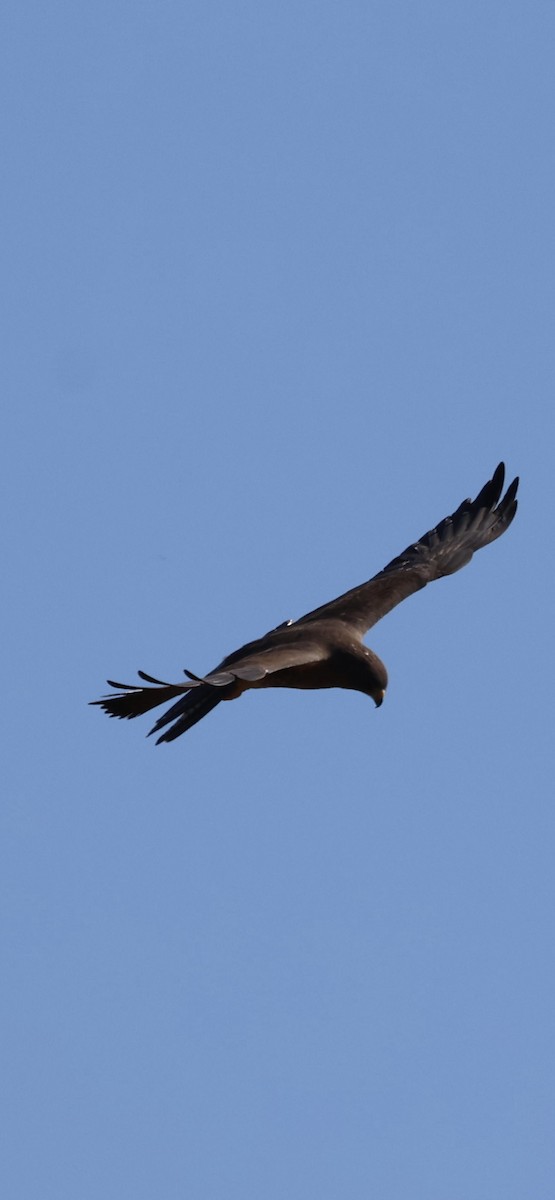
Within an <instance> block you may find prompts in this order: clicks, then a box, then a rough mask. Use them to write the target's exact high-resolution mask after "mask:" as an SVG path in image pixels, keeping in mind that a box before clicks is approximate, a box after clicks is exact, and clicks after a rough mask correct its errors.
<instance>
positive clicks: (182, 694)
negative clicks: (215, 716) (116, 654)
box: [91, 671, 228, 742]
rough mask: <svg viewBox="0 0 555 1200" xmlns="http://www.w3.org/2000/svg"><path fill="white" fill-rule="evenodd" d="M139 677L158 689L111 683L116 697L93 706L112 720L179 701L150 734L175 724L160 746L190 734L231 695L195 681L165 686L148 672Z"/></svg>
mask: <svg viewBox="0 0 555 1200" xmlns="http://www.w3.org/2000/svg"><path fill="white" fill-rule="evenodd" d="M138 674H139V676H140V678H141V679H144V680H145V681H146V682H147V683H149V684H152V685H154V686H151V687H142V686H141V685H136V684H128V683H114V682H113V681H112V680H111V679H109V680H108V684H109V686H110V687H113V688H117V689H118V690H117V693H116V694H114V695H113V696H103V697H102V699H101V700H91V704H98V705H100V707H101V708H103V709H104V712H106V713H108V716H109V717H125V718H132V717H140V716H142V715H143V713H147V712H150V709H151V708H156V707H157V706H158V705H159V704H166V703H167V701H168V700H175V699H176V697H179V699H178V700H177V703H176V704H173V705H172V707H171V708H170V709H168V711H167V712H165V713H164V714H163V716H161V717H160V718H159V719H158V721H157V722H156V724H155V725H154V726H153V728H152V729H151V730H150V733H158V731H159V730H160V729H163V728H164V726H165V725H168V724H170V723H171V722H172V721H173V722H175V724H174V725H173V726H172V728H171V729H167V730H166V732H165V733H164V734H162V736H161V737H159V738H158V739H157V741H158V742H171V741H173V739H174V738H176V737H179V736H180V734H182V733H186V731H187V730H188V729H191V727H192V726H193V725H196V723H197V721H200V720H202V718H203V717H205V716H206V715H207V714H208V713H209V712H211V710H212V709H213V708H215V707H216V705H217V704H219V703H220V700H223V699H225V692H226V691H228V689H227V688H221V687H219V688H218V687H213V686H211V685H210V684H208V683H201V682H200V681H199V680H196V679H191V681H190V682H188V683H164V682H163V681H162V680H160V679H154V678H153V676H152V675H146V674H145V672H144V671H139V672H138ZM222 692H223V693H224V694H223V695H222ZM149 736H150V734H149Z"/></svg>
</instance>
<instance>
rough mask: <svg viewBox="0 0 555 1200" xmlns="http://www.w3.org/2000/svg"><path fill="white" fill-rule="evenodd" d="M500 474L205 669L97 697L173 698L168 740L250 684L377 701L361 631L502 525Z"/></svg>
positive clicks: (373, 659) (505, 522) (374, 668)
mask: <svg viewBox="0 0 555 1200" xmlns="http://www.w3.org/2000/svg"><path fill="white" fill-rule="evenodd" d="M504 480H505V466H504V464H503V463H500V464H499V466H498V467H497V469H496V471H495V472H494V474H493V476H492V478H491V479H490V480H488V482H487V483H486V484H485V485H484V487H483V488H482V490H481V492H479V493H478V495H477V497H476V499H475V500H469V499H468V500H463V502H462V504H460V505H459V507H458V508H457V510H456V511H455V512H454V513H452V515H451V516H450V517H445V518H444V520H443V521H441V522H440V523H439V525H437V526H436V527H435V529H431V530H430V531H429V533H425V534H424V536H423V537H421V538H420V540H419V541H418V542H414V543H413V544H412V545H410V546H407V549H406V550H404V551H403V553H402V554H399V555H398V557H397V558H394V559H392V561H391V562H390V563H388V565H387V566H386V567H384V569H383V571H379V572H378V574H377V575H374V576H373V578H372V579H369V580H368V582H367V583H361V584H359V586H358V587H355V588H351V590H350V591H348V592H345V593H344V594H343V595H342V596H339V597H338V598H337V600H330V601H329V603H328V604H323V605H322V606H321V607H320V608H315V609H314V610H313V611H312V612H309V613H306V615H305V616H304V617H300V618H299V620H297V621H284V622H283V624H282V625H278V626H277V628H276V629H271V630H270V632H269V633H266V634H264V636H263V637H260V638H257V639H256V640H255V641H254V642H248V643H247V644H246V645H245V646H241V648H240V649H239V650H235V651H234V652H233V654H228V656H227V658H224V659H223V660H222V662H221V663H220V664H219V666H217V667H215V669H214V670H213V671H210V672H209V673H208V674H207V675H202V676H199V675H194V674H193V672H192V671H184V675H185V680H184V681H183V682H182V683H164V682H163V680H161V679H155V678H154V677H153V676H152V675H147V674H146V672H145V671H139V672H138V675H139V678H140V679H141V680H142V684H147V685H148V686H146V687H143V686H142V684H127V683H114V682H113V681H112V680H110V679H109V680H108V686H109V687H111V688H115V689H116V691H115V693H113V694H110V695H107V696H104V697H103V698H102V699H101V700H92V701H91V703H92V704H99V705H100V707H101V708H103V709H104V711H105V712H106V713H108V716H110V717H138V716H140V715H141V714H142V713H146V712H149V711H150V709H151V708H156V707H157V705H159V704H165V703H166V702H168V701H170V700H173V701H174V702H175V703H173V704H172V705H171V707H170V708H169V709H168V710H167V712H165V713H163V715H162V716H161V717H159V719H158V720H157V721H156V724H155V725H154V727H153V728H152V729H151V730H150V733H157V734H159V735H160V736H159V737H158V739H157V741H158V742H172V741H173V740H174V738H177V737H179V736H180V735H181V734H182V733H186V731H187V730H188V729H191V727H192V726H193V725H196V723H197V721H200V720H202V718H203V717H205V716H206V715H207V713H209V712H211V710H212V709H213V708H215V707H216V705H217V704H219V703H220V701H221V700H235V699H237V697H238V696H241V695H242V693H243V692H246V691H247V690H248V689H249V688H268V687H289V688H334V687H337V688H349V689H350V690H352V691H357V692H363V694H364V695H365V696H371V697H372V699H373V700H374V702H375V704H376V705H377V706H379V705H380V704H381V703H382V701H383V698H384V696H385V691H386V688H387V671H386V669H385V666H384V664H383V663H382V662H381V661H380V659H379V658H378V656H377V655H376V654H374V652H373V650H370V649H369V647H368V646H365V645H364V642H363V640H362V639H363V637H364V634H365V633H366V632H367V630H369V629H371V628H372V626H373V625H375V624H376V623H377V621H380V620H381V618H382V617H385V616H386V614H387V613H388V612H391V609H392V608H395V605H396V604H400V603H401V601H402V600H406V599H407V596H411V595H412V594H413V592H417V591H419V590H420V588H423V587H425V586H426V584H427V583H430V582H431V580H433V579H441V578H442V576H443V575H453V574H454V572H455V571H458V570H460V568H461V567H464V566H466V564H467V563H468V562H470V559H471V558H472V555H473V554H474V551H475V550H480V549H481V548H482V546H487V545H488V544H489V542H494V541H495V539H496V538H498V537H500V536H501V534H502V533H505V530H506V529H508V528H509V525H510V524H511V521H512V520H513V518H514V515H515V513H516V509H517V501H516V493H517V488H518V477H517V478H516V479H514V480H513V482H512V483H511V484H510V486H509V487H508V488H507V491H506V492H505V495H504V496H503V495H502V493H503V484H504ZM162 731H163V732H162Z"/></svg>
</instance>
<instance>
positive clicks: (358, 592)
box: [297, 463, 518, 637]
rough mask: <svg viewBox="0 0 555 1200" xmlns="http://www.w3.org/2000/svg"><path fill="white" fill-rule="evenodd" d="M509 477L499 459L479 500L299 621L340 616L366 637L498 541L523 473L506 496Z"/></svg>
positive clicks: (508, 520) (511, 514)
mask: <svg viewBox="0 0 555 1200" xmlns="http://www.w3.org/2000/svg"><path fill="white" fill-rule="evenodd" d="M504 479H505V466H504V463H499V466H498V467H497V469H496V471H495V472H494V474H493V477H492V478H491V479H490V480H488V482H487V483H486V484H485V486H484V487H483V488H482V490H481V492H479V494H478V495H477V497H476V499H475V500H463V502H462V504H461V505H459V507H458V509H457V510H456V512H454V513H452V515H451V516H450V517H445V519H444V520H443V521H441V522H440V524H439V525H437V526H436V528H435V529H430V531H429V533H425V534H424V536H423V537H421V538H420V541H418V542H414V543H413V545H411V546H407V549H406V550H404V551H403V553H402V554H399V555H398V556H397V558H394V559H393V560H392V561H391V562H390V563H388V565H387V567H384V569H383V571H380V572H379V574H378V575H374V577H373V578H372V579H369V580H368V582H367V583H361V584H359V586H358V587H355V588H351V590H350V591H349V592H345V593H344V594H343V595H342V596H338V597H337V600H330V601H329V603H328V604H323V605H322V606H321V607H320V608H315V609H314V611H313V612H309V613H306V615H305V616H304V617H301V618H300V621H298V622H297V624H298V625H304V624H307V625H308V624H309V623H310V622H311V621H322V620H339V621H344V622H345V624H346V625H349V626H351V628H353V629H355V630H356V632H357V633H358V635H359V637H362V635H363V634H364V633H366V630H367V629H371V628H372V626H373V625H375V624H376V622H377V621H380V620H381V618H382V617H385V615H386V613H388V612H391V609H392V608H395V605H396V604H400V603H401V601H402V600H406V599H407V596H412V594H413V592H417V591H419V589H420V588H423V587H425V586H426V584H427V583H430V582H431V580H432V579H441V577H442V575H452V574H453V573H454V572H455V571H458V570H460V568H461V567H464V566H465V565H466V563H468V562H470V559H471V558H472V555H473V554H474V551H475V550H480V549H481V548H482V546H487V545H488V544H489V542H494V541H495V539H496V538H498V537H500V536H501V534H502V533H504V532H505V530H506V529H508V527H509V525H510V524H511V521H512V520H513V517H514V515H515V513H516V509H517V501H516V499H515V496H516V492H517V488H518V476H517V478H516V479H513V482H512V483H511V485H510V486H509V487H508V488H507V491H506V492H505V495H504V496H503V499H501V493H502V491H503V482H504Z"/></svg>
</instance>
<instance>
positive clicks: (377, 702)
mask: <svg viewBox="0 0 555 1200" xmlns="http://www.w3.org/2000/svg"><path fill="white" fill-rule="evenodd" d="M384 696H385V688H383V689H382V691H381V692H376V694H375V696H374V703H375V705H376V708H379V707H380V705H381V704H383V700H384Z"/></svg>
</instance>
